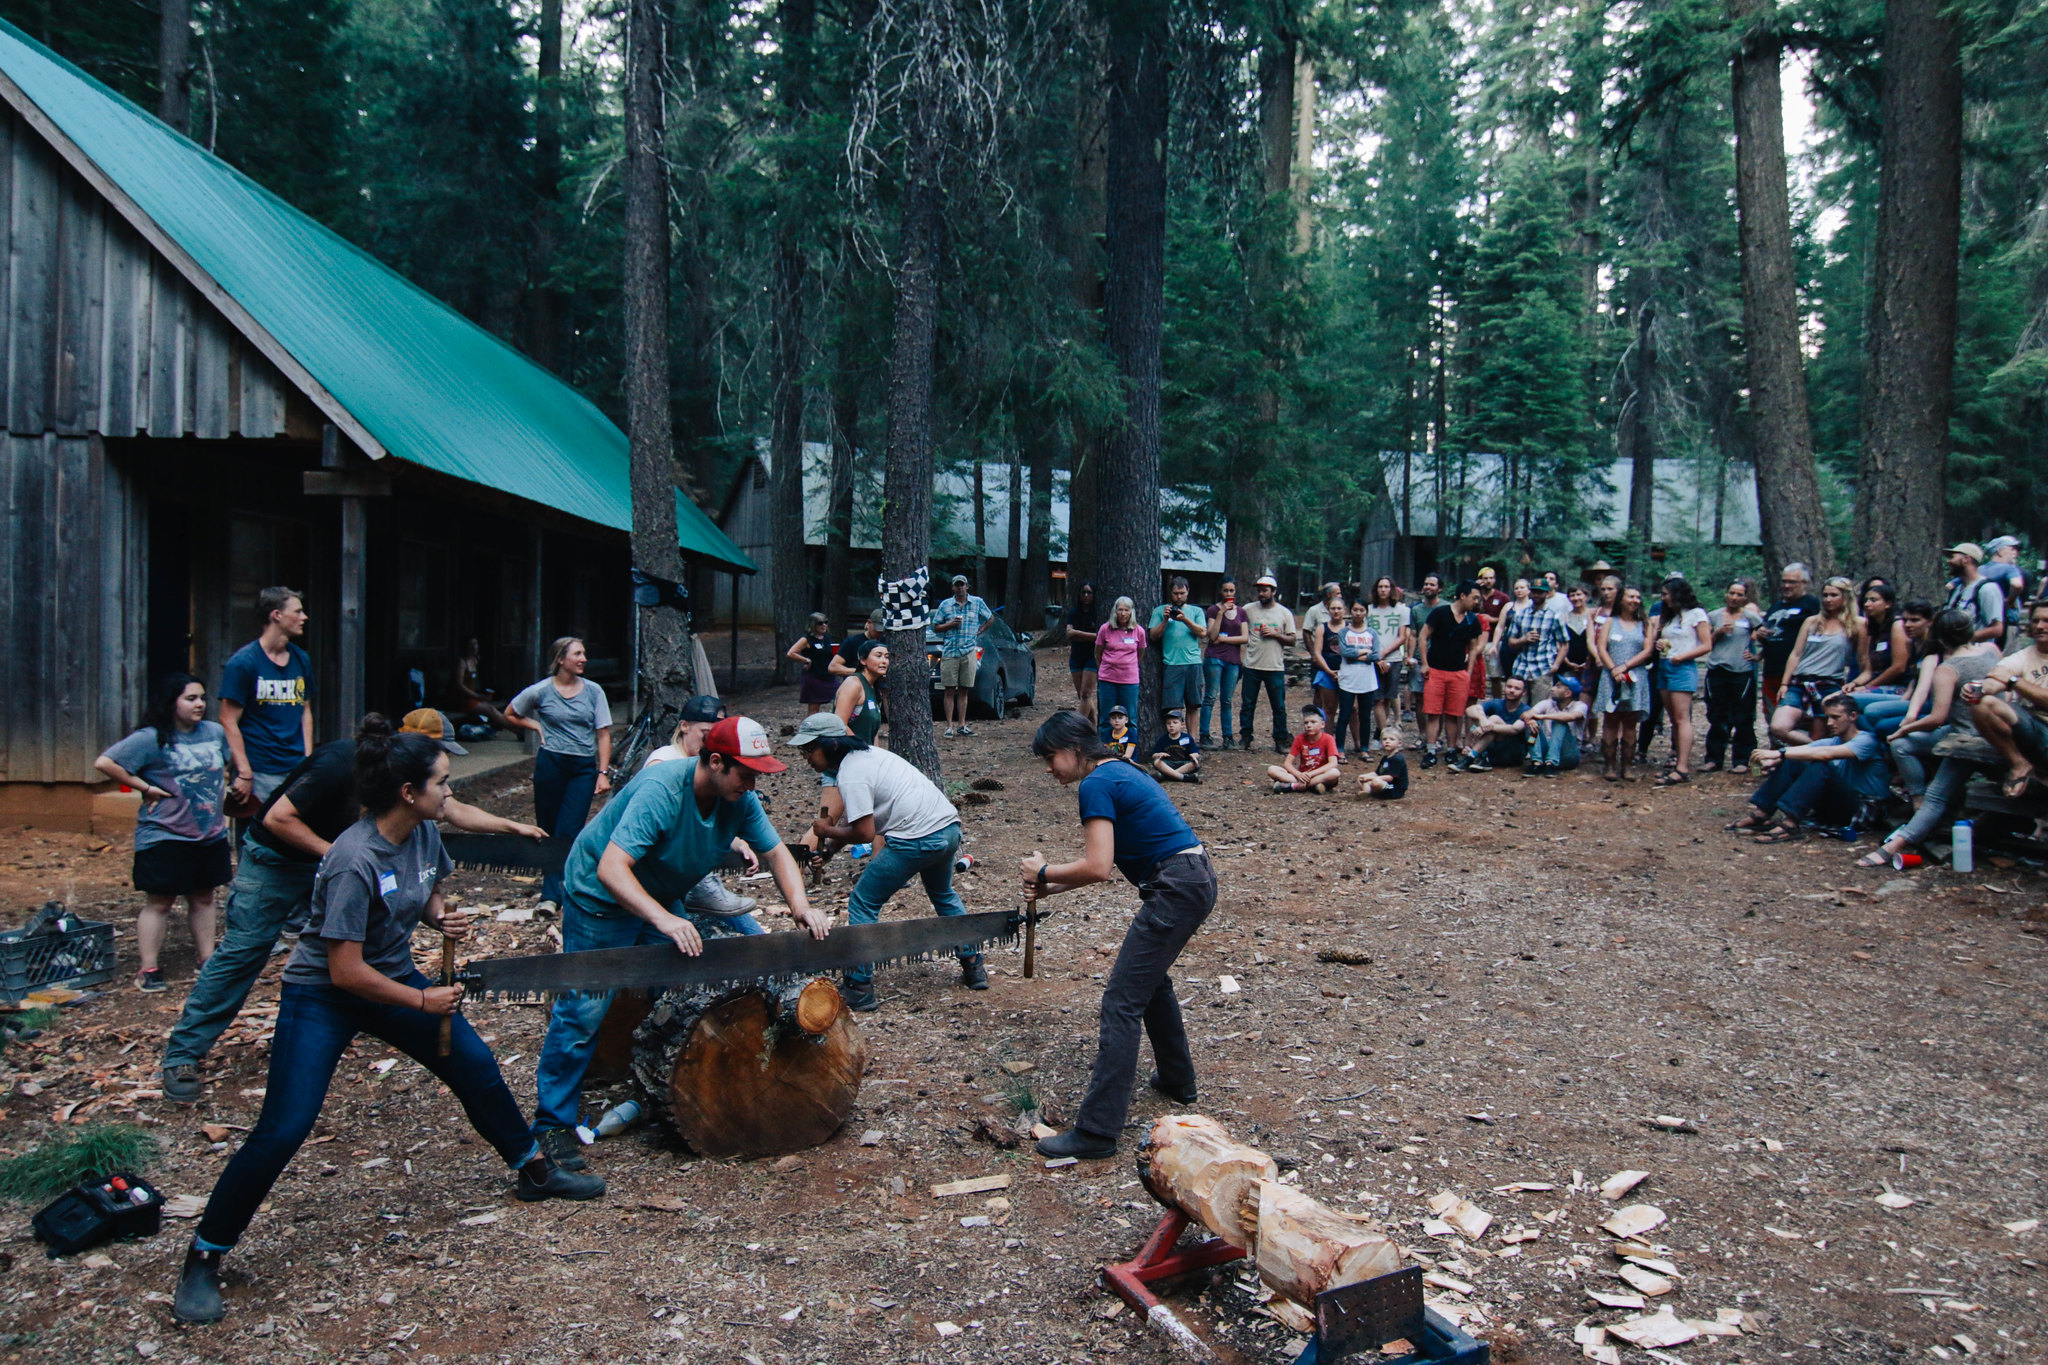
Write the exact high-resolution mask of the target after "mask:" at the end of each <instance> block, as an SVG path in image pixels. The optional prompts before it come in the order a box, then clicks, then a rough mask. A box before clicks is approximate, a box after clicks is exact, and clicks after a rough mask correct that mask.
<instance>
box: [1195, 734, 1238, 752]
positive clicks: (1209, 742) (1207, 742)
mask: <svg viewBox="0 0 2048 1365" xmlns="http://www.w3.org/2000/svg"><path fill="white" fill-rule="evenodd" d="M1223 742H1224V743H1225V744H1228V743H1230V736H1229V735H1225V736H1224V737H1223ZM1195 743H1197V744H1199V745H1201V746H1202V747H1203V748H1204V749H1213V748H1215V747H1216V741H1215V740H1213V739H1211V738H1209V736H1207V735H1203V736H1202V737H1201V738H1199V739H1197V740H1196V741H1195Z"/></svg>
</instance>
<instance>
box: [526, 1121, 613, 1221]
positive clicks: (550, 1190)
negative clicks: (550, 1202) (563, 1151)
mask: <svg viewBox="0 0 2048 1365" xmlns="http://www.w3.org/2000/svg"><path fill="white" fill-rule="evenodd" d="M559 1131H563V1132H566V1131H567V1130H566V1129H562V1130H559ZM540 1163H541V1174H540V1175H539V1176H538V1177H536V1176H535V1175H534V1173H533V1168H532V1163H530V1162H529V1163H528V1164H527V1165H525V1166H522V1167H520V1168H519V1186H518V1188H517V1189H516V1190H514V1191H513V1193H514V1194H515V1195H516V1196H517V1197H518V1198H519V1199H520V1200H521V1202H523V1203H527V1204H532V1203H536V1202H538V1201H540V1200H542V1199H595V1198H597V1197H598V1196H599V1195H601V1194H603V1193H604V1177H603V1176H601V1175H592V1174H591V1173H590V1172H588V1171H572V1170H568V1169H567V1168H565V1167H563V1166H561V1165H560V1164H558V1163H557V1162H556V1161H555V1160H554V1159H553V1158H552V1157H550V1156H548V1155H547V1154H546V1153H545V1152H543V1153H542V1154H541V1158H540Z"/></svg>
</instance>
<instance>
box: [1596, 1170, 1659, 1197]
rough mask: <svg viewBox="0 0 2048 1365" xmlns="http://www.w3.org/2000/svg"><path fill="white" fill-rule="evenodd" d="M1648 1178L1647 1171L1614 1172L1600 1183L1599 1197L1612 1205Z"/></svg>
mask: <svg viewBox="0 0 2048 1365" xmlns="http://www.w3.org/2000/svg"><path fill="white" fill-rule="evenodd" d="M1649 1178H1650V1173H1649V1172H1648V1171H1616V1172H1615V1173H1614V1174H1613V1175H1610V1176H1608V1177H1607V1178H1606V1179H1605V1180H1603V1181H1601V1182H1600V1197H1601V1198H1602V1199H1605V1200H1607V1201H1608V1202H1609V1203H1612V1202H1613V1201H1615V1200H1617V1199H1619V1198H1621V1197H1622V1196H1623V1195H1625V1194H1627V1193H1628V1192H1629V1191H1630V1190H1632V1189H1634V1188H1635V1187H1636V1186H1638V1185H1640V1184H1642V1183H1643V1182H1644V1181H1645V1180H1648V1179H1649Z"/></svg>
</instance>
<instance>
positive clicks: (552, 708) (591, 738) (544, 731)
mask: <svg viewBox="0 0 2048 1365" xmlns="http://www.w3.org/2000/svg"><path fill="white" fill-rule="evenodd" d="M509 709H510V710H512V711H514V712H516V713H517V714H519V715H521V716H523V717H525V718H526V719H528V720H537V721H539V722H540V724H541V735H540V747H541V748H543V749H546V750H547V751H548V752H549V753H554V754H562V755H565V756H567V757H570V758H595V757H596V756H597V732H598V731H599V730H600V729H604V730H609V729H610V728H611V724H612V707H611V703H610V702H608V701H606V700H605V695H604V689H603V688H602V687H599V686H598V685H597V684H596V683H594V682H592V681H591V680H590V679H588V678H585V679H584V680H583V690H582V691H581V692H578V693H577V694H576V695H575V696H573V697H565V696H563V695H562V693H561V690H560V689H559V688H557V687H556V686H555V680H554V679H553V678H542V679H541V680H540V681H539V682H537V683H535V684H534V685H533V686H531V687H529V688H527V689H526V690H525V691H524V692H521V693H520V694H519V695H518V696H516V697H514V698H513V699H512V705H511V707H510V708H509Z"/></svg>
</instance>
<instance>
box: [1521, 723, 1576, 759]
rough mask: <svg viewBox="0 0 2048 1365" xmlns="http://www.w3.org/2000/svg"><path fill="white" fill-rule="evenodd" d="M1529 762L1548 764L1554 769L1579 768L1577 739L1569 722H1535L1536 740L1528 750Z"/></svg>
mask: <svg viewBox="0 0 2048 1365" xmlns="http://www.w3.org/2000/svg"><path fill="white" fill-rule="evenodd" d="M1529 761H1530V762H1532V763H1548V764H1550V765H1551V766H1553V767H1556V768H1576V767H1578V766H1579V737H1578V736H1577V735H1575V734H1573V733H1572V726H1571V722H1570V721H1564V720H1539V721H1537V722H1536V739H1535V741H1534V742H1533V743H1532V744H1531V745H1530V748H1529Z"/></svg>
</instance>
